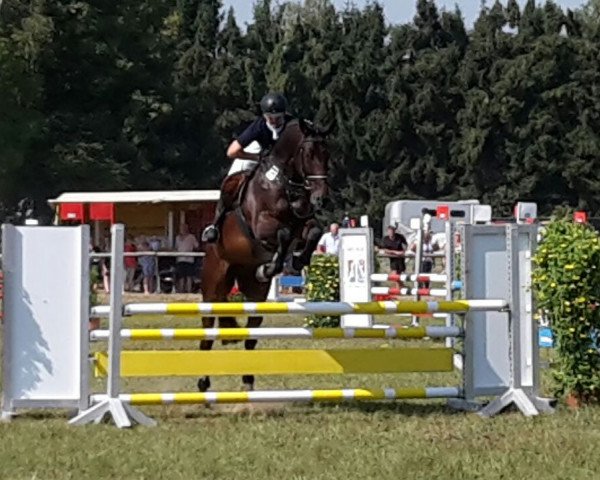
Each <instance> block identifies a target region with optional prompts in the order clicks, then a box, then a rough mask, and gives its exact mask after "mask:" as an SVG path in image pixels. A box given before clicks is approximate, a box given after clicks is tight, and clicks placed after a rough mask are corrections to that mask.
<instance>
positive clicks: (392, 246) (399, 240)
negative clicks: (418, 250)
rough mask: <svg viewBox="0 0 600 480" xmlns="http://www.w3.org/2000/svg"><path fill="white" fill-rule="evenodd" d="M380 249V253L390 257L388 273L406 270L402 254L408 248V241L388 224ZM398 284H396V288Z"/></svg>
mask: <svg viewBox="0 0 600 480" xmlns="http://www.w3.org/2000/svg"><path fill="white" fill-rule="evenodd" d="M382 247H383V248H382V249H381V250H380V253H381V254H383V255H385V256H387V257H390V273H392V274H398V275H400V274H402V273H404V272H405V271H406V262H405V260H404V254H405V253H406V249H407V248H408V242H407V241H406V238H405V237H404V235H402V234H401V233H397V232H396V228H395V227H394V226H392V225H390V226H389V227H388V228H387V235H386V236H385V237H383V241H382ZM399 287H400V284H398V288H399Z"/></svg>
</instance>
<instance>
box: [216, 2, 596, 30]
mask: <svg viewBox="0 0 600 480" xmlns="http://www.w3.org/2000/svg"><path fill="white" fill-rule="evenodd" d="M554 1H555V3H557V4H558V5H560V6H561V7H562V8H563V10H566V9H567V8H571V9H575V8H578V7H580V6H581V5H582V4H584V3H586V2H585V0H554ZM346 2H347V0H333V3H334V4H335V6H336V7H337V8H340V9H341V8H343V7H344V5H345V4H346ZM518 2H519V4H520V5H524V4H525V3H526V0H518ZM274 3H275V2H274ZM353 3H354V4H355V5H356V6H357V7H358V8H362V7H363V6H364V5H366V4H367V3H369V2H368V0H353ZM379 3H380V4H382V5H383V8H384V11H385V16H386V19H387V21H388V23H394V24H397V23H406V22H409V21H411V20H412V18H413V16H414V14H415V4H416V1H415V0H380V1H379ZM436 3H437V4H438V6H439V8H440V9H442V8H445V9H447V10H454V6H455V5H457V4H458V6H459V7H460V9H461V11H462V13H463V16H464V17H465V20H466V25H467V28H471V26H472V25H473V22H474V20H475V19H476V18H477V15H478V13H479V9H480V5H481V0H437V1H436ZM486 3H487V5H489V6H491V5H493V3H494V0H488V1H487V2H486ZM502 3H503V4H505V5H506V0H503V1H502ZM536 3H538V4H539V3H545V2H542V1H540V0H536ZM253 4H254V2H253V0H223V5H224V7H225V9H226V10H228V9H229V7H230V6H233V8H234V10H235V14H236V19H237V22H238V25H240V26H241V27H242V28H243V29H244V30H245V28H244V27H245V24H246V23H248V22H250V21H251V20H252V6H253Z"/></svg>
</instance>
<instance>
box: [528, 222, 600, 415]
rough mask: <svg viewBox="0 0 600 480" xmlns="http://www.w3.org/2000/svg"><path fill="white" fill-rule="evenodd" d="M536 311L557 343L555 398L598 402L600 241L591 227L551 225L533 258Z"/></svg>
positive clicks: (548, 226)
mask: <svg viewBox="0 0 600 480" xmlns="http://www.w3.org/2000/svg"><path fill="white" fill-rule="evenodd" d="M533 261H534V269H533V272H532V282H533V288H534V295H535V297H536V301H537V306H538V308H539V309H540V311H541V312H542V314H543V315H545V316H546V318H547V319H548V320H549V321H550V324H551V326H552V329H553V332H554V337H555V343H556V357H557V358H556V362H555V363H554V366H553V371H552V373H553V377H554V379H555V380H556V382H557V389H556V394H557V395H558V396H565V395H566V396H568V397H570V398H571V399H575V401H576V402H577V403H591V402H597V401H598V400H599V399H600V348H599V347H600V345H599V341H598V332H599V331H600V308H598V306H599V302H600V241H599V238H598V234H597V232H596V231H595V230H594V229H593V228H592V227H591V226H589V225H586V224H577V223H573V222H572V221H571V220H570V219H568V218H562V219H555V220H553V221H552V222H550V223H549V224H548V225H547V227H546V228H545V231H543V232H542V238H541V241H540V244H539V247H538V249H537V252H536V254H535V256H534V258H533Z"/></svg>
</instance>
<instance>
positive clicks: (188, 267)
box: [175, 223, 200, 293]
mask: <svg viewBox="0 0 600 480" xmlns="http://www.w3.org/2000/svg"><path fill="white" fill-rule="evenodd" d="M175 244H176V247H177V251H178V252H193V251H194V250H197V249H198V248H199V247H200V244H199V243H198V240H197V239H196V237H195V236H194V235H192V234H191V233H190V229H189V227H188V226H187V224H186V223H182V224H181V225H180V227H179V235H177V238H176V239H175ZM194 263H195V262H194V257H184V256H181V257H177V260H176V263H175V277H176V279H177V291H178V292H179V293H191V291H192V281H193V277H194Z"/></svg>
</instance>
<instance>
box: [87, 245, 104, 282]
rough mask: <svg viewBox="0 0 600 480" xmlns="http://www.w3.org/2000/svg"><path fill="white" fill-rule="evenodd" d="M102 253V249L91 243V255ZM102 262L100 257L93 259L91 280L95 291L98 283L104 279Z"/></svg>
mask: <svg viewBox="0 0 600 480" xmlns="http://www.w3.org/2000/svg"><path fill="white" fill-rule="evenodd" d="M94 253H100V248H99V247H96V246H95V245H94V244H93V243H92V242H90V254H94ZM101 266H102V262H101V259H100V258H99V257H92V262H91V268H90V278H91V279H92V282H93V284H92V287H93V289H94V291H95V290H96V289H97V287H98V285H97V283H98V282H99V281H100V279H101V278H102V268H101Z"/></svg>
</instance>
